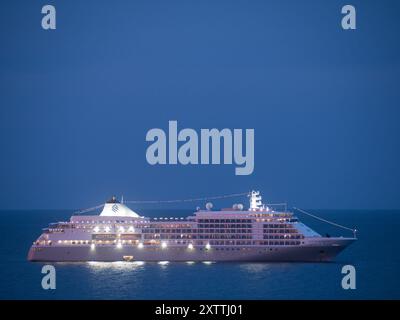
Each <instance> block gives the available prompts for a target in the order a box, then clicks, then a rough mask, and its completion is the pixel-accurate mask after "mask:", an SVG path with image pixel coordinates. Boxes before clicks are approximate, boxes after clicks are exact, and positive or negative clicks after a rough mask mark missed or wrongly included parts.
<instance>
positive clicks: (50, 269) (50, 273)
mask: <svg viewBox="0 0 400 320" xmlns="http://www.w3.org/2000/svg"><path fill="white" fill-rule="evenodd" d="M42 273H43V274H45V276H44V277H43V278H42V288H43V289H44V290H49V289H52V290H55V289H56V268H54V266H52V265H50V264H46V265H44V266H43V267H42Z"/></svg>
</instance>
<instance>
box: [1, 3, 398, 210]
mask: <svg viewBox="0 0 400 320" xmlns="http://www.w3.org/2000/svg"><path fill="white" fill-rule="evenodd" d="M348 3H351V4H353V5H354V6H355V7H356V9H357V30H355V31H344V30H342V28H341V25H340V21H341V13H340V12H341V7H342V6H343V5H345V4H348ZM44 4H54V5H55V6H56V9H57V30H55V31H44V30H43V29H42V28H41V24H40V21H41V17H42V15H41V7H42V5H44ZM399 12H400V3H399V2H398V1H353V0H351V1H297V0H293V1H283V0H279V1H278V0H277V1H185V0H182V1H153V0H143V1H53V0H51V1H50V0H49V1H14V0H13V1H10V0H7V1H2V2H1V4H0V26H1V27H0V46H1V47H0V150H1V157H0V191H1V192H0V208H2V209H9V208H77V207H87V206H91V205H95V204H98V203H101V202H102V201H103V200H105V199H106V198H108V197H109V196H110V195H111V194H114V193H115V194H118V195H120V194H122V193H123V194H124V195H125V198H129V199H154V198H156V199H169V198H185V197H193V196H194V197H197V196H202V195H214V194H226V193H233V192H243V191H247V190H250V189H252V188H256V189H260V190H262V191H263V193H264V196H265V198H266V199H267V200H268V201H288V202H289V203H290V204H292V205H297V206H299V207H305V208H368V209H373V208H400V192H399V190H400V168H399V163H400V148H399V147H400V143H399V137H400V125H399V119H400V109H399V107H400V105H399V102H400V90H399V83H400V82H399V74H400V73H399V72H400V43H399V30H400V19H399ZM168 120H177V121H178V126H179V127H180V128H181V129H182V128H185V127H190V128H194V129H196V130H198V129H200V128H213V127H216V128H219V129H223V128H254V129H255V171H254V173H253V174H252V175H250V176H235V174H234V167H233V166H211V165H209V166H200V165H199V166H186V167H185V166H172V165H170V166H150V165H149V164H147V162H146V158H145V151H146V148H147V146H148V143H146V141H145V135H146V133H147V131H148V130H149V129H151V128H155V127H161V128H163V129H165V130H166V129H167V125H168Z"/></svg>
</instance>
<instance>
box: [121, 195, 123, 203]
mask: <svg viewBox="0 0 400 320" xmlns="http://www.w3.org/2000/svg"><path fill="white" fill-rule="evenodd" d="M121 204H124V195H121Z"/></svg>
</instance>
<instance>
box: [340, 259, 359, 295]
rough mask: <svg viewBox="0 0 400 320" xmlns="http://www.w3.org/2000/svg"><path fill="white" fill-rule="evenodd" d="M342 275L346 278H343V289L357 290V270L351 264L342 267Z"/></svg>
mask: <svg viewBox="0 0 400 320" xmlns="http://www.w3.org/2000/svg"><path fill="white" fill-rule="evenodd" d="M342 274H344V275H345V276H344V277H343V278H342V282H341V285H342V288H343V289H344V290H349V289H352V290H355V289H356V268H355V267H354V266H352V265H350V264H348V265H345V266H343V267H342Z"/></svg>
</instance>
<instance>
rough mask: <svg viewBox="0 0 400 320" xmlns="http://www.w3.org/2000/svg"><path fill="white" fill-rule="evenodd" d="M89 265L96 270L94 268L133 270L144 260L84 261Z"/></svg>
mask: <svg viewBox="0 0 400 320" xmlns="http://www.w3.org/2000/svg"><path fill="white" fill-rule="evenodd" d="M86 264H87V265H88V266H89V269H91V270H93V271H96V270H105V269H110V270H115V271H117V270H118V271H129V270H135V269H137V268H139V267H143V266H144V265H145V262H144V261H133V262H126V261H114V262H100V261H89V262H86Z"/></svg>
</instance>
